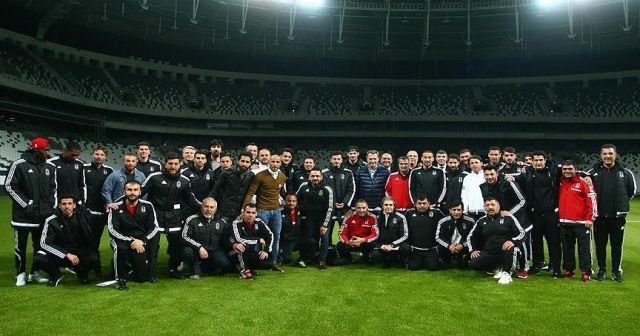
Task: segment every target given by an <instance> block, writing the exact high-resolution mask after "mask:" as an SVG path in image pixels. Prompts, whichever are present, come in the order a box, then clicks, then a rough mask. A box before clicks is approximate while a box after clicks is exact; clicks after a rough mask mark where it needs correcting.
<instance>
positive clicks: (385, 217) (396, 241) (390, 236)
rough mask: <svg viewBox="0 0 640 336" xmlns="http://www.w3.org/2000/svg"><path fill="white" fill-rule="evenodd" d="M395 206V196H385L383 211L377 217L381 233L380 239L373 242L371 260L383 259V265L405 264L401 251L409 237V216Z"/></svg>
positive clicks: (379, 260) (378, 260) (402, 265)
mask: <svg viewBox="0 0 640 336" xmlns="http://www.w3.org/2000/svg"><path fill="white" fill-rule="evenodd" d="M395 206H396V203H395V200H394V199H393V197H389V196H386V197H385V198H383V199H382V212H381V213H380V214H379V215H378V219H377V222H378V230H379V234H378V239H376V240H375V241H374V242H373V245H374V247H373V252H371V261H372V262H374V263H378V262H381V261H382V265H383V267H390V266H394V265H395V266H401V267H404V266H405V263H404V262H403V260H402V258H401V256H400V252H399V251H400V250H401V249H403V246H404V244H405V243H406V240H407V238H408V237H409V226H408V224H407V218H406V217H405V216H404V215H403V214H401V213H399V212H397V211H396V208H395Z"/></svg>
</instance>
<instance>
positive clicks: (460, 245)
mask: <svg viewBox="0 0 640 336" xmlns="http://www.w3.org/2000/svg"><path fill="white" fill-rule="evenodd" d="M462 250H464V246H463V245H462V244H456V246H455V252H454V253H460V252H462Z"/></svg>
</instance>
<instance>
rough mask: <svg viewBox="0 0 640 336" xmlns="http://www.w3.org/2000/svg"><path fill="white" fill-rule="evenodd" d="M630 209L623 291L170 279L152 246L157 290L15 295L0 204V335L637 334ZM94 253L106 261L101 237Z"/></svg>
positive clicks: (308, 277)
mask: <svg viewBox="0 0 640 336" xmlns="http://www.w3.org/2000/svg"><path fill="white" fill-rule="evenodd" d="M632 211H633V212H632V214H631V215H630V216H629V218H628V219H627V220H628V223H627V226H626V229H627V233H626V235H625V244H624V257H623V269H624V271H625V273H624V277H625V281H624V282H623V283H616V282H613V281H611V280H607V281H604V282H598V281H595V280H593V281H591V282H590V283H581V282H580V281H579V280H578V277H575V278H573V279H558V280H554V279H552V278H551V276H550V274H549V273H548V272H543V273H541V274H539V275H532V276H530V277H529V279H526V280H518V279H514V281H513V283H512V284H511V285H508V286H500V285H498V284H497V283H496V281H495V280H494V279H493V278H492V277H490V276H487V275H485V274H481V273H477V272H473V271H460V270H446V271H439V272H428V271H418V272H411V271H407V270H403V269H382V268H381V267H378V266H370V267H367V266H360V265H352V266H347V267H329V269H327V270H324V271H319V270H317V269H316V268H313V267H309V268H307V269H300V268H294V267H285V273H274V272H271V271H261V275H260V276H259V277H258V279H256V280H255V281H241V280H239V279H238V277H237V275H236V274H234V275H227V276H214V277H203V278H201V279H200V280H190V279H186V280H173V279H168V278H167V277H166V241H165V240H164V238H162V247H161V253H160V260H159V262H158V264H159V269H158V276H159V281H158V283H156V284H150V283H144V284H137V283H134V282H130V283H129V288H130V289H129V291H126V292H119V291H117V290H115V287H114V286H111V287H104V288H100V287H96V286H95V285H94V284H95V279H94V278H93V273H91V277H92V280H94V281H93V282H92V285H80V284H79V283H78V281H77V279H76V278H75V276H72V275H70V274H66V275H65V279H64V281H63V282H62V284H61V285H60V286H59V287H56V288H49V287H47V286H46V284H31V283H30V284H28V285H27V286H25V287H21V288H18V287H15V270H14V257H13V230H12V229H11V227H10V218H11V204H10V200H9V198H8V197H6V196H3V197H0V223H1V225H0V335H45V334H46V335H131V334H141V335H249V334H255V335H444V334H455V335H504V334H513V335H640V322H638V321H637V320H636V318H637V317H638V312H639V311H640V280H639V279H640V229H639V226H640V215H639V214H640V201H638V200H634V201H633V202H632ZM29 246H30V243H29ZM101 249H102V256H103V257H102V258H103V263H106V261H107V260H110V259H111V255H112V253H111V252H110V250H109V249H108V239H107V235H106V233H105V235H104V237H103V242H102V245H101ZM30 251H31V250H30V248H29V255H30V254H31V253H30ZM594 259H595V255H594ZM29 265H30V264H29ZM104 266H106V265H104ZM105 268H106V267H105ZM594 268H595V265H594ZM105 271H106V270H105ZM105 273H108V272H105ZM607 276H608V277H609V278H610V276H611V274H610V271H609V270H608V272H607Z"/></svg>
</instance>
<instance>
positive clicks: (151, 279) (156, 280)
mask: <svg viewBox="0 0 640 336" xmlns="http://www.w3.org/2000/svg"><path fill="white" fill-rule="evenodd" d="M149 282H150V283H158V279H157V278H156V277H154V276H152V277H150V278H149Z"/></svg>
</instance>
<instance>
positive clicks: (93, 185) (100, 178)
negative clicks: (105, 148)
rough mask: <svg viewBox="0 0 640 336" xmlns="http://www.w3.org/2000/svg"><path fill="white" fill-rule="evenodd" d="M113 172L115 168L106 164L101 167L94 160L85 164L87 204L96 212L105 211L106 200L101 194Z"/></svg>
mask: <svg viewBox="0 0 640 336" xmlns="http://www.w3.org/2000/svg"><path fill="white" fill-rule="evenodd" d="M111 173H113V168H111V167H110V166H107V165H104V164H103V165H101V166H100V167H97V166H96V165H95V163H93V162H91V163H88V164H85V165H84V180H85V183H86V185H87V200H86V202H85V205H86V206H87V208H89V210H91V211H92V212H94V213H104V209H105V202H104V200H103V199H102V196H101V193H102V186H104V181H106V180H107V176H109V175H111Z"/></svg>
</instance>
